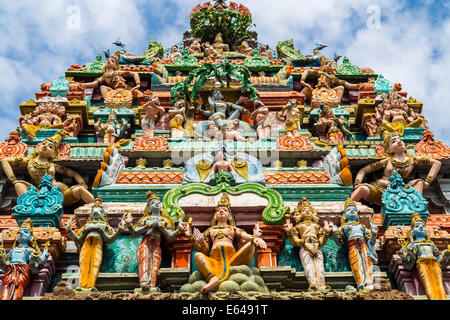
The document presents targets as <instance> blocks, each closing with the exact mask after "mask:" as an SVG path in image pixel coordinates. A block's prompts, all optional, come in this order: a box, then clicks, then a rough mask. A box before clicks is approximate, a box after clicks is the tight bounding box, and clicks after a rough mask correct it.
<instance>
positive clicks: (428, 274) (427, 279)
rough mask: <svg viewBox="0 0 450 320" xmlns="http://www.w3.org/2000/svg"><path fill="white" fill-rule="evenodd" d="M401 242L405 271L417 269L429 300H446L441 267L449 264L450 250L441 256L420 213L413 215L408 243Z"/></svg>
mask: <svg viewBox="0 0 450 320" xmlns="http://www.w3.org/2000/svg"><path fill="white" fill-rule="evenodd" d="M399 242H401V245H402V249H400V251H399V254H400V257H401V258H402V261H403V265H404V266H405V269H406V270H412V269H413V268H414V266H415V267H416V269H417V272H418V274H419V277H420V281H421V282H422V284H423V286H424V288H425V292H426V294H427V297H428V299H429V300H446V293H445V289H444V285H443V283H442V269H441V266H445V265H447V264H448V262H449V260H450V250H449V249H447V250H445V251H444V252H443V253H442V255H441V256H440V255H439V249H438V248H437V247H436V246H435V244H434V243H433V242H432V241H431V240H430V237H429V235H428V232H427V229H426V228H425V222H424V221H423V220H422V218H421V217H420V215H419V214H418V213H416V212H414V213H413V214H412V215H411V229H410V230H409V232H408V236H407V239H406V241H404V240H403V241H399Z"/></svg>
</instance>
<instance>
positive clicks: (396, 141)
mask: <svg viewBox="0 0 450 320" xmlns="http://www.w3.org/2000/svg"><path fill="white" fill-rule="evenodd" d="M383 146H384V153H385V154H387V155H388V156H393V155H395V154H402V153H407V148H406V145H405V143H404V142H403V140H402V138H401V137H400V135H399V134H398V132H396V131H392V132H386V131H385V132H383Z"/></svg>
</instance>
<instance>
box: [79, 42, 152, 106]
mask: <svg viewBox="0 0 450 320" xmlns="http://www.w3.org/2000/svg"><path fill="white" fill-rule="evenodd" d="M120 56H121V52H120V51H118V52H116V53H114V54H113V55H112V56H109V57H108V59H107V61H106V63H105V66H104V67H103V70H102V76H101V77H100V78H97V79H96V80H95V81H93V82H88V83H84V87H85V88H96V87H98V86H100V92H101V94H102V97H103V99H104V100H105V102H106V101H108V98H109V99H110V100H111V99H113V98H114V97H116V98H119V97H120V98H121V99H122V100H124V99H128V96H129V95H131V97H139V96H142V95H143V93H142V92H140V91H139V88H140V87H141V80H140V78H139V74H137V73H136V72H131V71H120V66H119V60H120ZM124 77H133V79H134V81H135V84H136V86H135V87H134V88H131V87H129V86H128V85H127V84H126V81H125V78H124ZM128 92H129V93H128ZM112 102H115V101H112ZM118 102H119V103H120V102H123V101H118ZM125 102H127V101H125Z"/></svg>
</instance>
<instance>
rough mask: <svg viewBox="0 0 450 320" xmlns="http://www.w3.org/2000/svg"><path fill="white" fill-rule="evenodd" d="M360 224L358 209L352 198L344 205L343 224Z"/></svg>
mask: <svg viewBox="0 0 450 320" xmlns="http://www.w3.org/2000/svg"><path fill="white" fill-rule="evenodd" d="M351 222H359V215H358V209H357V208H356V202H355V201H353V200H352V199H351V198H348V199H347V201H345V204H344V214H343V215H342V221H341V224H342V225H343V224H346V223H351Z"/></svg>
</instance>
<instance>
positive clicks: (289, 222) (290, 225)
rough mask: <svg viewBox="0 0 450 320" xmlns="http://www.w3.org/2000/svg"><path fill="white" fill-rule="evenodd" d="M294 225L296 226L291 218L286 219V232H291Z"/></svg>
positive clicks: (284, 227) (284, 226) (284, 228)
mask: <svg viewBox="0 0 450 320" xmlns="http://www.w3.org/2000/svg"><path fill="white" fill-rule="evenodd" d="M293 227H294V226H293V225H292V223H291V219H290V218H287V219H286V223H285V224H284V225H283V230H284V231H286V232H289V231H291V230H292V228H293Z"/></svg>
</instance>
